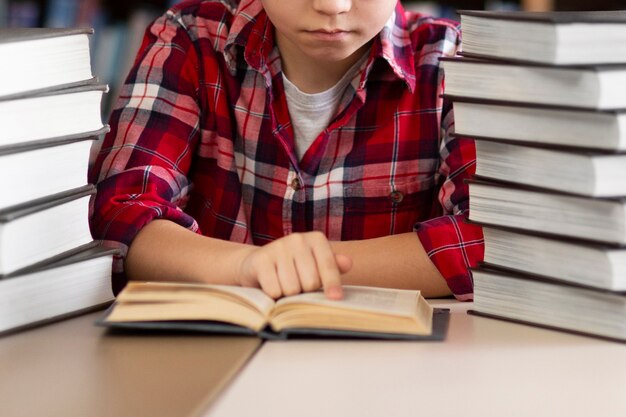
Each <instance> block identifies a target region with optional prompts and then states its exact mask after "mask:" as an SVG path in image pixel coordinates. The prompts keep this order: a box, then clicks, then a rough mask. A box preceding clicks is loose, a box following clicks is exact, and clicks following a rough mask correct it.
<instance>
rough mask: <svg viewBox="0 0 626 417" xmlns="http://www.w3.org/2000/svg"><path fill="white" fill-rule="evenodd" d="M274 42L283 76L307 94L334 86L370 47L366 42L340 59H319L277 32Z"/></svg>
mask: <svg viewBox="0 0 626 417" xmlns="http://www.w3.org/2000/svg"><path fill="white" fill-rule="evenodd" d="M276 44H277V45H278V49H279V51H280V55H281V60H282V69H283V72H284V73H285V76H286V77H287V78H288V79H289V81H291V83H292V84H294V85H295V86H296V87H298V89H299V90H300V91H302V92H303V93H308V94H315V93H320V92H322V91H326V90H328V89H329V88H331V87H333V86H335V85H336V84H337V83H338V82H339V80H341V78H342V77H343V76H344V75H345V74H346V72H347V71H348V70H349V69H350V68H352V66H353V65H354V64H355V63H356V62H357V61H358V60H359V58H361V57H362V56H363V54H365V53H366V52H367V51H368V50H369V47H370V44H366V45H364V46H362V47H361V48H360V49H358V50H357V51H356V52H354V53H353V54H352V55H350V56H349V57H348V58H346V59H344V60H341V61H320V60H318V59H314V58H311V57H309V56H307V55H305V54H303V53H302V52H301V51H300V50H299V49H298V48H297V47H295V45H293V44H292V43H291V42H289V40H287V39H285V38H284V37H283V36H281V35H280V34H279V33H278V32H277V33H276Z"/></svg>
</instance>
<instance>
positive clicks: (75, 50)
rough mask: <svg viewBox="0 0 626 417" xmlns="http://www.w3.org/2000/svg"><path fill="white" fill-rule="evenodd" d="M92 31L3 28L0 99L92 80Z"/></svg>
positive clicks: (1, 37)
mask: <svg viewBox="0 0 626 417" xmlns="http://www.w3.org/2000/svg"><path fill="white" fill-rule="evenodd" d="M92 33H93V30H92V29H86V28H85V29H56V28H55V29H52V28H0V61H2V77H0V96H9V95H12V94H18V93H23V92H26V91H33V90H41V89H45V88H49V87H53V86H57V85H62V84H72V83H78V82H82V81H86V80H89V79H91V78H93V75H92V70H91V57H90V51H89V36H90V35H91V34H92Z"/></svg>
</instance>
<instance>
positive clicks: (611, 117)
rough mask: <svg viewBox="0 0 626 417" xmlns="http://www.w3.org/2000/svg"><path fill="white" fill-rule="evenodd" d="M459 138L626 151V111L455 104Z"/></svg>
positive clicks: (486, 103) (456, 129) (467, 100)
mask: <svg viewBox="0 0 626 417" xmlns="http://www.w3.org/2000/svg"><path fill="white" fill-rule="evenodd" d="M454 129H455V133H456V134H457V135H460V136H470V137H476V138H487V139H493V140H505V141H511V142H519V143H521V144H542V145H553V146H563V147H572V148H584V149H599V150H606V151H626V111H613V110H603V111H593V110H573V109H570V108H554V107H542V106H538V105H533V106H529V105H522V104H516V103H504V102H498V103H495V102H485V101H473V100H470V99H461V100H456V101H454Z"/></svg>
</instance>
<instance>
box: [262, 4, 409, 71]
mask: <svg viewBox="0 0 626 417" xmlns="http://www.w3.org/2000/svg"><path fill="white" fill-rule="evenodd" d="M261 2H262V4H263V7H264V9H265V11H266V13H267V15H268V17H269V19H270V20H271V22H272V24H273V25H274V27H275V28H276V32H277V36H280V37H282V38H283V39H284V40H286V41H287V42H289V44H290V46H291V47H292V48H295V49H296V50H297V51H298V52H299V53H301V54H303V55H305V56H306V57H308V58H310V59H315V60H318V61H324V62H338V61H342V60H345V59H347V58H349V57H350V56H352V55H353V54H354V53H355V52H357V51H358V50H359V49H361V48H362V47H363V46H364V45H365V44H367V43H368V42H369V41H371V40H372V39H373V38H374V37H375V36H376V35H378V33H379V32H380V31H381V29H382V28H383V27H384V26H385V23H387V21H388V20H389V18H390V17H391V15H392V13H393V10H394V9H395V6H396V4H397V0H288V1H287V0H261Z"/></svg>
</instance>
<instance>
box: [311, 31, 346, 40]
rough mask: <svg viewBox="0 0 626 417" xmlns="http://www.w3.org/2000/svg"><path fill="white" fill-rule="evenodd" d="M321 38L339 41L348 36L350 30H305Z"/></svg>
mask: <svg viewBox="0 0 626 417" xmlns="http://www.w3.org/2000/svg"><path fill="white" fill-rule="evenodd" d="M305 32H306V33H307V34H309V35H311V36H313V37H315V38H316V39H319V40H328V41H337V40H341V39H343V38H344V37H346V36H347V35H348V34H349V33H350V31H348V30H342V29H314V30H307V31H305Z"/></svg>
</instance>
